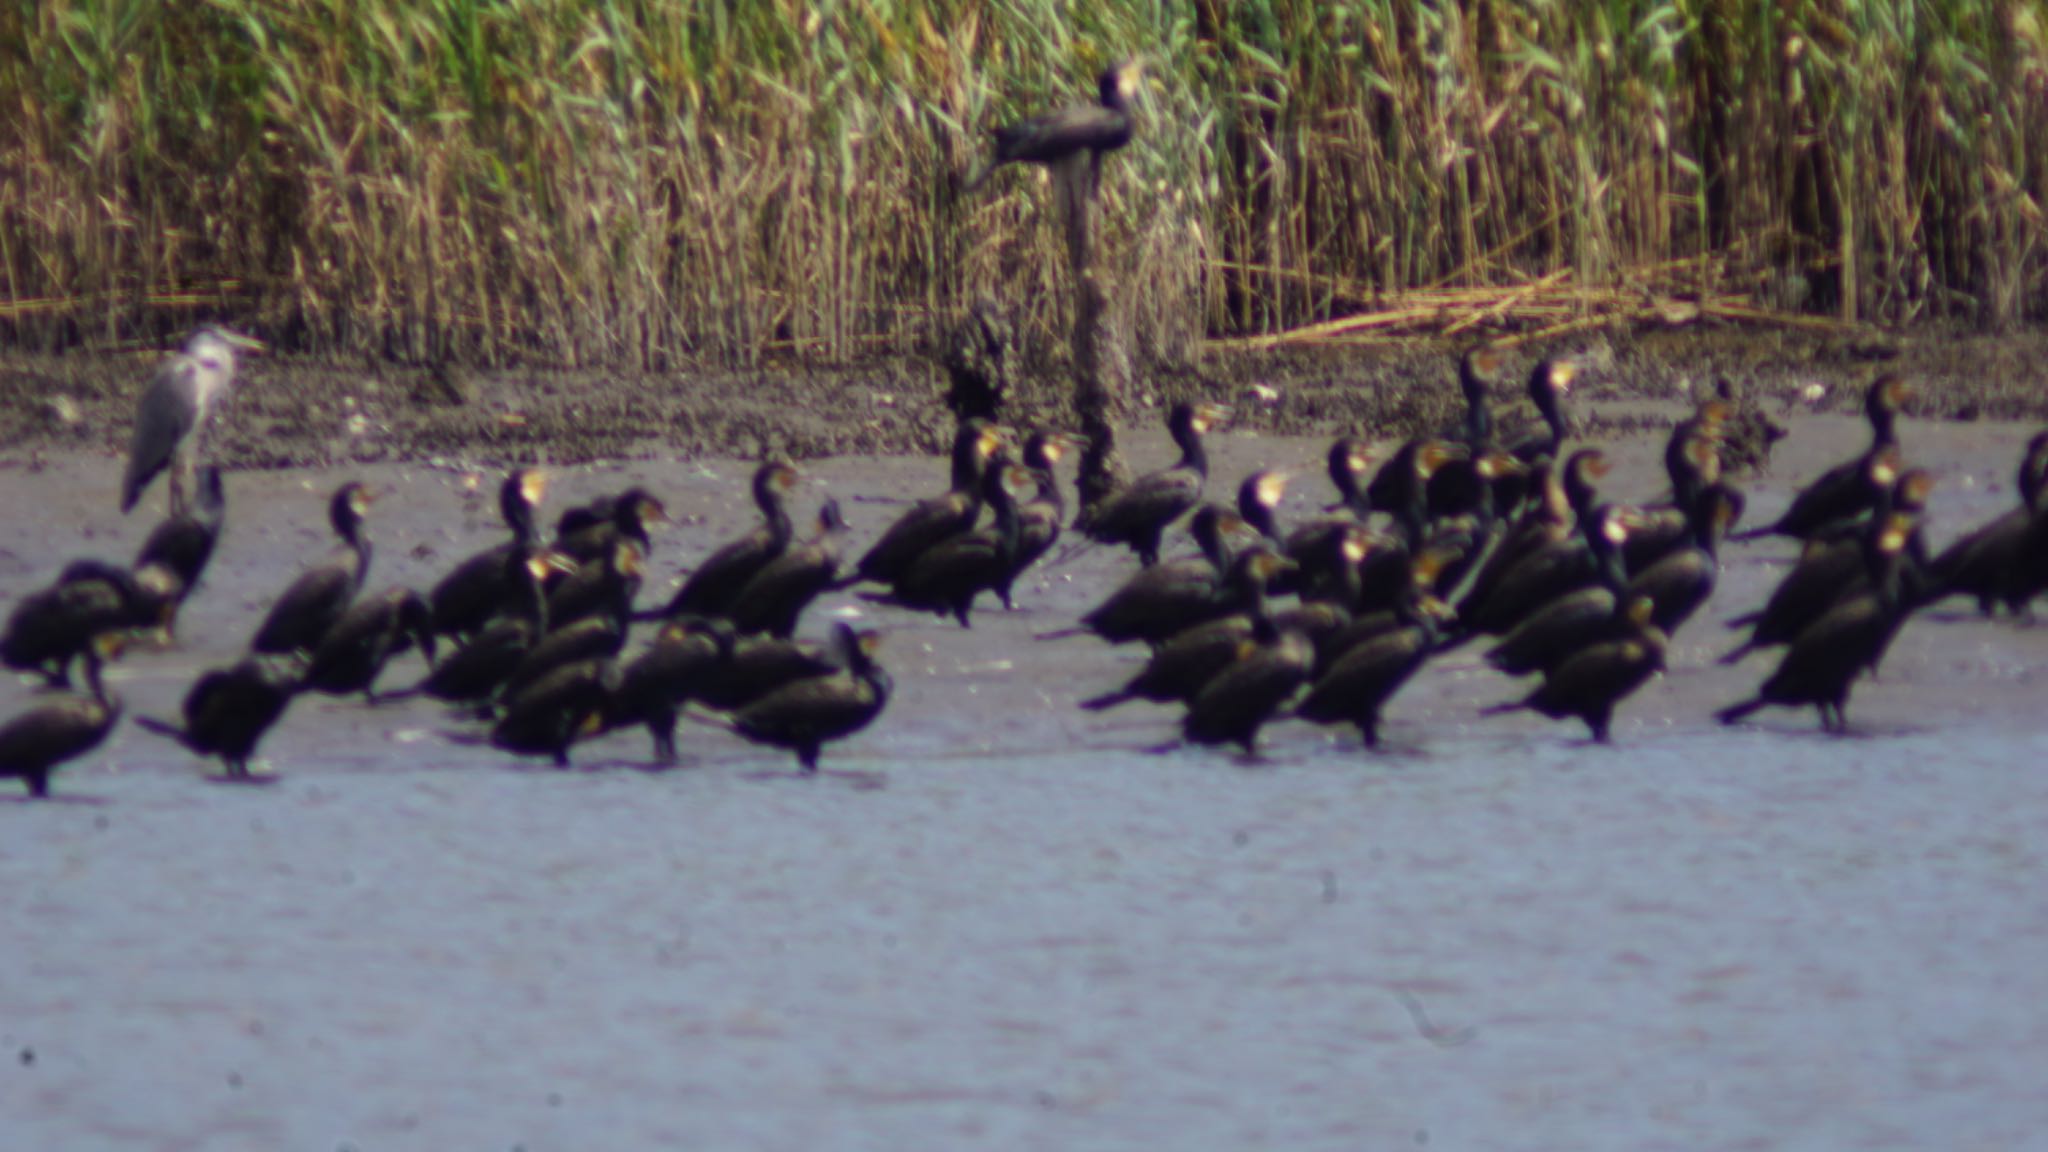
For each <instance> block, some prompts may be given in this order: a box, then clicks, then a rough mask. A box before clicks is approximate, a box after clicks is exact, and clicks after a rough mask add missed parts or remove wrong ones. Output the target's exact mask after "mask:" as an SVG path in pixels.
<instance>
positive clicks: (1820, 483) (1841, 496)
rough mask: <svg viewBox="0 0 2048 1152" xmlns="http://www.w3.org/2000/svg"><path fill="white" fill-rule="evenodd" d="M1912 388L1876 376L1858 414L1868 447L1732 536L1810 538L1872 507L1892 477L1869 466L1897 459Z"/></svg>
mask: <svg viewBox="0 0 2048 1152" xmlns="http://www.w3.org/2000/svg"><path fill="white" fill-rule="evenodd" d="M1911 395H1912V388H1911V387H1910V386H1909V385H1907V383H1906V382H1905V381H1904V380H1901V379H1900V378H1899V377H1897V376H1890V375H1887V376H1881V377H1879V378H1878V380H1877V382H1876V383H1874V384H1872V385H1871V386H1870V391H1869V392H1868V393H1867V394H1865V396H1864V398H1863V415H1864V417H1865V418H1866V419H1868V420H1869V421H1870V447H1869V448H1867V449H1865V450H1864V452H1863V454H1862V455H1861V456H1858V457H1857V458H1856V459H1854V460H1849V461H1846V462H1844V463H1841V464H1837V465H1835V466H1834V467H1833V468H1830V469H1828V470H1827V471H1826V472H1823V473H1821V474H1820V476H1819V478H1817V479H1815V480H1814V482H1813V483H1811V484H1809V485H1807V486H1806V488H1805V489H1804V490H1802V491H1801V492H1800V493H1799V494H1798V495H1797V496H1794V497H1793V498H1792V503H1791V506H1789V507H1787V508H1786V509H1785V512H1784V515H1782V516H1779V517H1778V518H1777V519H1776V520H1774V521H1772V522H1771V523H1769V524H1766V525H1764V526H1762V527H1760V528H1752V529H1750V530H1749V531H1747V532H1743V533H1741V534H1739V535H1737V536H1734V537H1731V539H1734V540H1754V539H1757V538H1759V537H1763V536H1791V537H1794V538H1796V539H1801V540H1805V539H1810V538H1811V537H1813V536H1815V535H1818V534H1820V533H1821V532H1823V531H1825V530H1827V529H1828V528H1830V527H1832V526H1835V525H1839V524H1841V523H1842V522H1844V521H1848V520H1853V519H1856V518H1858V517H1860V516H1863V515H1864V514H1866V513H1868V512H1870V511H1871V509H1873V508H1875V507H1877V505H1878V503H1879V502H1880V501H1881V500H1882V499H1883V496H1884V493H1885V491H1886V490H1887V489H1888V487H1889V486H1890V484H1891V481H1892V477H1891V475H1889V474H1886V473H1885V470H1884V469H1880V468H1877V467H1875V461H1877V460H1878V458H1879V457H1886V456H1888V457H1889V458H1890V459H1891V460H1892V461H1894V465H1893V467H1894V469H1895V468H1896V466H1897V465H1896V461H1897V459H1898V446H1899V435H1898V427H1897V425H1898V417H1899V410H1900V409H1901V408H1902V407H1903V406H1904V405H1905V402H1906V399H1907V397H1909V396H1911Z"/></svg>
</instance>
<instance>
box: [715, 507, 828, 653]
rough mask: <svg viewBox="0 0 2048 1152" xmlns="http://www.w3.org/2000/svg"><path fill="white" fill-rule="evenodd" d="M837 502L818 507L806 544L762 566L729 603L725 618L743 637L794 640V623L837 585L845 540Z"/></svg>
mask: <svg viewBox="0 0 2048 1152" xmlns="http://www.w3.org/2000/svg"><path fill="white" fill-rule="evenodd" d="M846 531H847V528H846V518H845V517H844V516H842V515H841V514H840V511H839V501H837V500H834V499H831V498H829V497H828V498H827V499H826V500H825V502H824V503H823V504H821V505H819V506H818V530H817V533H816V534H815V535H813V536H812V537H811V538H810V539H809V540H807V541H805V542H804V543H802V544H794V545H791V546H790V547H788V548H785V549H784V550H783V553H782V555H780V556H777V557H776V558H775V559H773V560H770V561H769V562H768V563H767V564H765V565H763V566H762V567H761V568H760V569H759V570H758V571H756V572H755V573H754V575H753V578H752V579H750V580H748V581H747V583H746V586H745V587H743V588H741V589H740V591H739V594H738V595H737V596H734V597H733V599H732V605H731V607H730V608H729V609H728V610H727V612H726V615H727V616H728V618H730V619H731V621H732V624H733V627H734V628H736V629H738V630H739V631H740V632H741V633H743V634H748V635H751V634H753V633H756V632H765V633H767V634H768V635H770V636H780V637H784V638H788V637H790V636H794V635H796V623H797V618H798V617H800V616H802V615H803V612H804V609H805V608H807V607H809V606H810V603H811V601H813V600H816V599H817V598H818V597H819V596H820V595H822V594H823V593H824V592H825V591H826V590H827V589H829V588H831V587H832V586H833V585H834V584H836V583H838V581H839V553H840V547H841V543H842V542H843V540H844V539H845V537H846Z"/></svg>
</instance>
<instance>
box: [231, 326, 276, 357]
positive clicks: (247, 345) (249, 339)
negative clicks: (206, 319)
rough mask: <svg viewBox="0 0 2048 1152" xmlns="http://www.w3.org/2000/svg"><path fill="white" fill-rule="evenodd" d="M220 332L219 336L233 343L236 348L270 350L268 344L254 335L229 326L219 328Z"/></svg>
mask: <svg viewBox="0 0 2048 1152" xmlns="http://www.w3.org/2000/svg"><path fill="white" fill-rule="evenodd" d="M220 334H221V337H222V338H223V339H225V340H226V341H227V342H228V343H230V344H232V345H234V346H235V347H236V348H237V349H239V350H241V351H243V352H268V351H270V346H269V345H268V344H265V343H264V342H263V341H261V340H258V339H257V338H255V337H254V336H245V335H243V334H242V333H240V332H236V331H234V330H233V329H229V328H222V329H220Z"/></svg>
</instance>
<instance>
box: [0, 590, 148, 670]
mask: <svg viewBox="0 0 2048 1152" xmlns="http://www.w3.org/2000/svg"><path fill="white" fill-rule="evenodd" d="M176 584H177V578H176V577H175V576H174V575H171V574H170V572H169V570H168V569H165V568H161V567H159V566H156V565H151V566H150V567H148V568H146V569H144V570H142V571H141V572H136V573H131V572H129V571H128V570H126V569H124V568H120V567H117V566H115V565H112V564H109V563H106V562H105V561H103V560H73V561H72V562H71V563H70V564H68V565H66V566H65V567H64V571H63V572H61V573H59V574H58V576H57V582H56V583H55V584H52V585H51V586H50V587H48V588H44V589H42V590H40V591H37V592H32V593H30V594H28V595H27V596H24V597H22V598H21V600H20V602H19V603H17V604H15V606H14V611H13V612H11V613H9V614H8V617H7V627H6V630H5V631H4V632H0V665H5V666H6V667H9V668H13V669H16V670H18V671H22V672H33V673H36V674H37V675H39V676H41V677H43V679H44V680H46V681H48V682H49V685H50V686H51V687H52V688H69V687H70V686H71V663H72V661H74V660H76V659H78V657H79V656H80V655H82V654H83V653H84V652H85V651H86V650H87V649H88V648H89V647H91V646H92V642H93V637H95V636H98V635H99V634H100V633H102V632H122V631H127V630H129V629H133V628H148V627H153V626H156V625H158V624H161V623H163V622H164V620H165V619H166V618H167V616H168V613H169V612H171V611H172V610H173V609H174V608H175V606H176V605H175V601H174V600H173V597H174V596H175V595H176V593H177V591H178V589H177V587H176Z"/></svg>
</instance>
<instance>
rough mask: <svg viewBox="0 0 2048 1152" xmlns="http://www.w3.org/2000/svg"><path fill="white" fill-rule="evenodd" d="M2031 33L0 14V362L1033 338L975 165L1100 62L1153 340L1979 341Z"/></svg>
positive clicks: (1991, 1)
mask: <svg viewBox="0 0 2048 1152" xmlns="http://www.w3.org/2000/svg"><path fill="white" fill-rule="evenodd" d="M2044 29H2048V2H2044V0H1774V2H1772V3H1765V4H1738V3H1735V2H1733V0H1670V2H1667V3H1661V4H1660V3H1649V2H1643V0H1584V2H1580V0H1530V2H1527V3H1516V4H1503V3H1496V2H1492V0H1470V2H1466V3H1455V2H1448V0H1447V2H1444V3H1434V4H1433V3H1421V2H1418V0H1246V2H1229V0H1196V2H1195V3H1193V4H1192V5H1189V4H1184V3H1180V2H1178V0H1092V2H1090V3H1069V2H1059V0H839V2H824V0H816V2H805V0H314V2H312V3H296V2H287V0H192V2H190V3H177V4H166V3H162V2H161V0H43V2H42V3H40V4H34V5H22V4H17V5H8V6H6V8H5V10H4V11H0V341H4V342H7V343H11V344H14V345H16V346H25V347H31V348H51V347H60V346H69V345H74V344H80V343H84V344H91V345H102V346H104V345H110V344H118V343H121V342H132V341H149V342H154V341H160V340H162V339H163V338H165V337H166V336H167V335H168V334H170V333H172V332H175V331H177V330H180V329H182V328H183V327H185V326H186V325H188V324H189V323H191V322H192V321H193V319H194V318H195V317H197V316H201V315H208V316H214V315H225V316H229V317H232V318H234V319H237V320H238V321H240V322H242V323H245V324H247V325H248V326H250V327H252V328H255V329H257V330H259V331H262V332H263V333H265V334H266V335H268V336H270V337H271V338H273V339H274V340H276V341H278V342H279V343H282V344H284V345H286V346H289V347H292V348H297V349H301V350H305V351H310V352H315V353H324V354H352V355H371V356H381V357H391V358H396V359H399V360H404V361H412V362H432V363H438V362H446V361H460V362H471V363H480V364H496V365H502V364H512V363H539V364H555V365H564V366H591V365H599V366H615V367H621V368H637V369H643V370H663V369H666V368H671V367H675V366H678V365H682V364H686V363H718V364H725V365H747V364H751V363H755V362H758V361H759V360H760V359H761V358H763V357H764V356H773V355H789V356H794V357H800V358H803V359H806V360H813V361H817V362H825V363H843V362H846V361H850V360H855V359H858V358H861V357H864V356H868V355H872V354H901V353H910V352H916V351H919V350H923V349H928V348H930V347H932V346H934V345H935V344H936V343H937V341H938V337H939V336H940V334H941V333H942V332H943V331H944V329H945V327H946V326H947V325H948V324H949V323H951V322H952V320H953V319H954V318H956V317H957V316H958V315H959V314H960V313H961V311H962V310H963V309H964V307H965V305H966V304H967V303H968V302H969V301H972V300H973V299H975V298H976V296H977V295H980V294H983V293H988V294H992V295H994V296H996V297H997V298H999V299H1001V300H1003V301H1005V302H1006V303H1007V304H1008V305H1009V306H1010V308H1011V310H1012V313H1013V316H1014V318H1015V321H1016V323H1017V324H1018V327H1019V330H1020V331H1022V332H1024V333H1026V334H1027V336H1028V337H1029V338H1030V339H1029V343H1030V348H1031V349H1032V350H1034V351H1036V352H1037V353H1038V354H1040V355H1041V356H1051V357H1057V356H1059V355H1060V354H1061V351H1060V350H1061V347H1062V341H1061V334H1062V333H1063V331H1064V329H1065V327H1066V326H1067V324H1068V323H1069V322H1070V320H1071V313H1072V308H1073V300H1072V290H1071V286H1070V285H1069V284H1068V283H1067V282H1066V266H1065V261H1064V259H1063V256H1062V244H1063V240H1062V235H1061V231H1060V228H1059V221H1058V220H1057V219H1055V218H1054V217H1055V215H1056V212H1055V208H1054V202H1053V195H1052V189H1051V187H1050V185H1049V182H1048V181H1046V180H1045V179H1044V178H1043V177H1042V176H1040V175H1039V174H1037V173H1035V172H1023V173H1018V174H1005V175H1002V176H1000V177H999V178H998V179H996V180H995V181H993V182H991V184H990V185H989V186H988V187H986V188H984V189H982V190H981V191H980V192H978V193H977V194H975V195H973V196H963V195H962V194H961V186H962V184H963V182H964V180H965V179H966V177H967V175H968V173H969V172H970V171H971V170H972V169H973V168H974V167H975V165H976V163H977V160H978V159H979V158H980V157H981V156H982V155H983V153H984V151H985V145H986V135H985V134H986V130H987V129H988V128H989V127H991V126H992V125H994V124H997V123H1001V122H1003V121H1005V120H1008V119H1011V118H1014V117H1016V116H1019V115H1022V114H1026V113H1028V112H1030V111H1032V110H1035V109H1038V108H1041V107H1043V106H1046V105H1048V104H1052V103H1058V102H1065V101H1071V100H1074V99H1079V98H1084V97H1085V96H1086V95H1087V94H1089V93H1091V92H1092V83H1091V77H1092V76H1093V75H1094V73H1095V72H1096V71H1097V70H1098V69H1100V68H1101V67H1102V66H1104V65H1105V64H1107V63H1109V62H1111V61H1113V60H1118V59H1125V58H1137V59H1140V60H1142V61H1143V62H1144V64H1145V66H1146V83H1145V85H1144V93H1143V95H1142V97H1141V100H1140V119H1141V125H1142V131H1143V135H1142V137H1141V139H1140V141H1139V142H1137V143H1136V144H1134V145H1133V146H1132V147H1131V148H1130V149H1127V150H1126V151H1125V152H1123V153H1122V154H1120V155H1118V156H1117V157H1116V158H1115V159H1113V160H1112V161H1111V162H1110V163H1109V164H1108V166H1107V168H1106V179H1105V181H1104V188H1103V197H1104V220H1105V234H1104V236H1103V239H1102V243H1101V245H1100V251H1101V254H1102V255H1101V258H1102V259H1103V260H1104V261H1105V262H1107V264H1108V266H1109V269H1110V275H1112V276H1113V277H1115V282H1117V283H1120V284H1123V285H1126V286H1127V290H1125V291H1122V292H1119V293H1117V294H1116V297H1115V298H1116V300H1117V304H1118V307H1119V308H1120V309H1121V315H1120V322H1121V323H1122V325H1123V326H1124V328H1125V330H1126V331H1127V332H1128V334H1129V335H1130V336H1131V338H1132V342H1133V347H1134V348H1136V349H1138V350H1140V351H1141V353H1142V354H1144V355H1145V356H1147V357H1149V358H1150V359H1152V360H1155V361H1166V362H1178V361H1184V360H1185V359H1186V358H1187V357H1188V356H1190V355H1191V354H1192V352H1193V350H1194V349H1195V348H1196V347H1197V346H1198V344H1199V342H1200V341H1201V340H1203V339H1205V338H1225V339H1251V338H1272V337H1275V336H1277V335H1279V334H1281V333H1295V334H1296V338H1317V337H1316V335H1315V334H1316V333H1318V332H1322V331H1323V330H1324V329H1323V327H1322V326H1329V325H1331V324H1332V322H1336V323H1337V326H1336V327H1334V328H1330V329H1329V330H1328V332H1327V333H1326V334H1327V335H1330V336H1333V337H1334V336H1337V335H1343V334H1344V333H1347V332H1348V333H1351V334H1352V335H1354V336H1355V335H1357V334H1358V333H1359V332H1362V331H1365V330H1367V329H1371V328H1380V329H1398V328H1400V327H1401V326H1402V325H1403V324H1406V323H1407V321H1405V320H1404V321H1400V322H1385V321H1383V322H1380V323H1378V324H1376V325H1375V324H1365V325H1364V326H1363V327H1350V328H1347V327H1344V326H1343V325H1345V324H1347V323H1348V324H1353V325H1358V324H1360V323H1361V321H1360V320H1359V319H1357V318H1362V317H1370V316H1372V315H1375V314H1382V313H1389V312H1392V313H1396V314H1401V313H1404V312H1413V311H1415V310H1417V309H1424V310H1427V309H1429V308H1431V307H1435V309H1436V311H1435V312H1434V313H1432V315H1436V316H1439V317H1448V319H1440V320H1439V321H1437V322H1436V324H1435V327H1436V328H1437V329H1438V330H1442V329H1445V328H1449V327H1451V326H1452V325H1454V324H1459V323H1460V322H1463V321H1469V322H1467V323H1464V325H1463V327H1460V328H1456V329H1454V330H1453V331H1454V332H1455V331H1474V332H1477V331H1478V330H1481V329H1488V330H1492V329H1500V328H1511V329H1517V330H1520V331H1522V332H1524V333H1527V332H1531V331H1544V330H1550V329H1554V328H1556V327H1557V326H1559V325H1570V324H1584V323H1591V322H1600V321H1601V319H1602V318H1606V319H1608V320H1630V319H1639V318H1642V317H1643V316H1644V315H1645V314H1646V308H1647V313H1649V314H1655V315H1656V316H1660V317H1663V318H1664V319H1665V320H1666V321H1667V322H1669V320H1670V317H1671V316H1673V315H1687V314H1689V315H1692V316H1700V315H1723V316H1731V317H1735V316H1743V315H1761V314H1773V313H1794V314H1801V315H1806V316H1810V317H1826V318H1831V319H1834V320H1841V321H1852V322H1875V323H1883V324H1904V323H1910V322H1914V321H1920V320H1926V319H1932V318H1947V319H1961V320H1964V321H1966V322H1969V323H1973V324H1977V325H1981V326H1983V327H1986V328H1993V329H1996V328H2002V327H2007V326H2011V325H2014V324H2017V323H2020V322H2023V321H2026V320H2038V319H2042V318H2044V317H2048V246H2044V244H2043V239H2044V232H2048V221H2044V217H2043V213H2042V208H2041V205H2042V202H2043V199H2044V196H2048V31H2044ZM1645 285H1647V288H1646V287H1645ZM1532 286H1535V287H1533V288H1532ZM1646 292H1647V293H1648V296H1649V298H1650V299H1651V300H1652V303H1651V304H1650V305H1647V306H1645V305H1643V304H1642V301H1643V299H1644V298H1645V293H1646ZM1489 293H1490V295H1489ZM1431 301H1435V302H1436V303H1435V304H1434V305H1432V304H1431V303H1430V302H1431ZM1460 301H1464V302H1466V303H1467V304H1469V305H1470V307H1467V308H1464V309H1463V310H1462V311H1461V310H1460V308H1459V302H1460ZM1658 301H1661V302H1662V303H1658ZM1347 318H1349V319H1347ZM1303 334H1307V335H1303Z"/></svg>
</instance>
